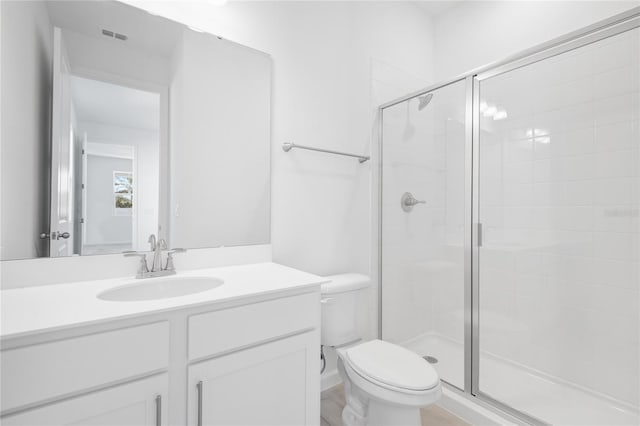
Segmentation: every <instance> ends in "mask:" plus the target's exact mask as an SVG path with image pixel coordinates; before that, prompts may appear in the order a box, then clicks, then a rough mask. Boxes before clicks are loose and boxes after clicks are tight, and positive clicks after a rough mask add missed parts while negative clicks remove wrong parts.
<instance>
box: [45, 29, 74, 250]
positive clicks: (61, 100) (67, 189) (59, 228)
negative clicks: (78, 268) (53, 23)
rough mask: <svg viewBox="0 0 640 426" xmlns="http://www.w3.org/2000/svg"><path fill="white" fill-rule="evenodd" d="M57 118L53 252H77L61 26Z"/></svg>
mask: <svg viewBox="0 0 640 426" xmlns="http://www.w3.org/2000/svg"><path fill="white" fill-rule="evenodd" d="M53 55H54V57H53V119H52V125H51V219H50V225H49V226H50V229H49V231H50V232H49V238H50V240H49V241H50V243H49V255H50V256H51V257H59V256H70V255H72V254H73V238H70V237H71V232H72V231H73V217H72V216H73V209H72V205H73V176H72V159H71V156H72V152H73V150H72V145H73V129H72V127H71V91H70V82H69V62H68V60H67V56H66V53H65V48H64V43H63V40H62V31H61V30H60V28H57V27H56V28H54V43H53Z"/></svg>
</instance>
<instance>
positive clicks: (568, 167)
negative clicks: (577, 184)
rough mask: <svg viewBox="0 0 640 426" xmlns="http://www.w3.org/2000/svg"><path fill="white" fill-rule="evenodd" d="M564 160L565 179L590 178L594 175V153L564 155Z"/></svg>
mask: <svg viewBox="0 0 640 426" xmlns="http://www.w3.org/2000/svg"><path fill="white" fill-rule="evenodd" d="M563 160H564V164H563V166H564V168H565V170H564V176H565V179H567V180H581V179H590V178H592V177H594V175H595V172H594V165H595V164H596V157H595V156H594V155H590V154H589V155H577V156H574V157H566V158H564V159H563Z"/></svg>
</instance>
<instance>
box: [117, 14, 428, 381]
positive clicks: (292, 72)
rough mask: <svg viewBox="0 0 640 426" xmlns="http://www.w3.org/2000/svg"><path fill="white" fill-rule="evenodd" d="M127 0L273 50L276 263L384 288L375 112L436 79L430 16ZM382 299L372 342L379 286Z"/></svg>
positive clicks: (273, 234) (374, 298) (273, 231)
mask: <svg viewBox="0 0 640 426" xmlns="http://www.w3.org/2000/svg"><path fill="white" fill-rule="evenodd" d="M127 3H131V4H134V5H137V6H139V7H142V8H145V9H148V10H151V11H153V12H154V13H158V14H161V15H163V16H167V17H169V18H171V19H175V20H178V21H181V22H184V23H187V24H189V25H192V26H194V27H198V28H202V29H204V30H206V31H209V32H212V33H214V34H217V35H219V36H222V37H225V38H229V39H230V40H234V41H236V42H238V43H241V44H245V45H247V46H249V47H253V48H256V49H259V50H262V51H264V52H266V53H268V54H269V55H271V57H272V58H273V97H272V133H271V134H272V141H271V155H272V159H271V163H272V168H271V170H272V174H271V178H272V205H271V206H272V207H271V214H272V219H271V241H272V244H273V250H274V252H273V254H274V261H276V262H279V263H282V264H286V265H289V266H293V267H296V268H300V269H302V270H305V271H309V272H312V273H317V274H320V275H328V274H332V273H340V272H346V271H355V272H362V273H365V274H369V275H371V276H372V280H373V286H374V287H373V288H374V289H375V288H376V286H377V276H376V275H377V272H376V271H377V263H375V262H376V256H377V243H376V240H377V236H376V235H375V234H373V229H374V228H375V224H374V223H372V220H371V212H372V206H373V205H375V203H376V202H377V201H376V199H375V198H373V197H372V189H371V188H372V178H375V175H372V172H374V171H375V165H376V164H377V163H376V160H377V153H376V152H377V144H375V143H373V142H372V136H373V135H374V129H375V128H376V124H375V123H376V120H375V113H376V107H377V106H378V105H379V104H381V103H383V102H385V101H388V100H391V99H393V98H395V97H398V96H401V95H403V94H404V93H406V92H409V91H413V90H417V89H419V88H421V87H423V86H426V85H427V84H430V83H432V82H433V67H434V63H433V60H432V51H433V40H432V27H431V22H430V19H429V17H428V16H427V15H426V14H425V13H424V11H423V10H422V9H419V8H418V7H416V6H415V5H413V4H411V3H409V2H381V3H376V2H371V3H369V2H286V1H283V2H231V3H229V4H227V5H226V6H224V7H222V8H219V7H215V6H213V5H211V4H208V3H204V2H186V3H185V2H181V3H180V4H178V3H177V2H150V1H127ZM283 142H293V143H298V144H303V145H310V146H317V147H323V148H329V149H337V150H344V151H348V152H354V153H364V154H367V155H368V154H370V153H371V154H372V155H373V157H374V158H373V160H372V161H371V162H367V163H364V164H359V163H358V162H357V160H355V159H352V158H343V157H336V156H331V155H327V154H322V153H313V152H308V151H295V150H293V151H291V152H289V153H284V152H283V151H282V148H281V147H282V143H283ZM373 194H375V191H373ZM372 258H373V259H374V261H373V262H372V260H371V259H372ZM371 296H372V303H371V310H370V313H371V330H370V335H371V336H373V335H375V333H376V329H377V315H376V314H377V312H376V303H377V296H376V294H375V291H372V294H371ZM330 358H331V359H330V360H329V370H333V367H334V365H335V359H334V358H333V357H332V356H330Z"/></svg>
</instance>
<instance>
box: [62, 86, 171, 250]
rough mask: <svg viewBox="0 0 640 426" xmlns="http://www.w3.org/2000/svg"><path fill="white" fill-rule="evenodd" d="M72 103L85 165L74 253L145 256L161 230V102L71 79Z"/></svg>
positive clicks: (79, 171) (79, 179) (79, 173)
mask: <svg viewBox="0 0 640 426" xmlns="http://www.w3.org/2000/svg"><path fill="white" fill-rule="evenodd" d="M71 99H72V105H73V106H74V110H75V117H76V120H75V121H76V124H75V127H76V128H77V139H78V151H79V154H80V155H78V156H77V157H78V158H81V161H78V163H79V164H77V165H76V166H75V167H74V169H75V172H76V173H75V176H74V178H73V181H74V182H76V185H78V184H79V186H80V188H78V190H77V191H75V196H74V197H73V199H74V200H76V206H75V208H74V210H75V212H77V213H76V216H78V215H79V216H80V217H81V218H82V220H81V221H74V225H75V227H74V232H73V235H75V238H74V240H73V244H74V247H75V249H74V253H79V254H83V255H85V254H100V253H114V252H121V251H125V250H146V247H147V239H148V237H149V235H150V234H155V233H156V232H157V229H158V203H159V199H158V196H159V187H158V182H159V175H160V170H159V167H160V157H159V155H160V150H159V147H160V96H159V94H158V93H153V92H145V91H142V90H137V89H132V88H130V87H125V86H118V85H115V84H109V83H105V82H101V81H97V80H90V79H86V78H80V77H75V76H73V77H71ZM72 128H73V127H72Z"/></svg>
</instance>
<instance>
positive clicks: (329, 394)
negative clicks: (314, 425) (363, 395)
mask: <svg viewBox="0 0 640 426" xmlns="http://www.w3.org/2000/svg"><path fill="white" fill-rule="evenodd" d="M320 407H321V408H320V416H321V418H320V424H321V426H343V425H342V409H343V408H344V390H343V388H342V385H338V386H335V387H333V388H331V389H327V390H326V391H324V392H322V402H321V406H320ZM422 425H423V426H470V425H469V423H467V422H465V421H464V420H462V419H460V418H459V417H456V416H454V415H453V414H451V413H450V412H448V411H447V410H445V409H444V408H442V407H440V406H438V405H432V406H430V407H427V408H423V409H422ZM389 426H400V425H389Z"/></svg>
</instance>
